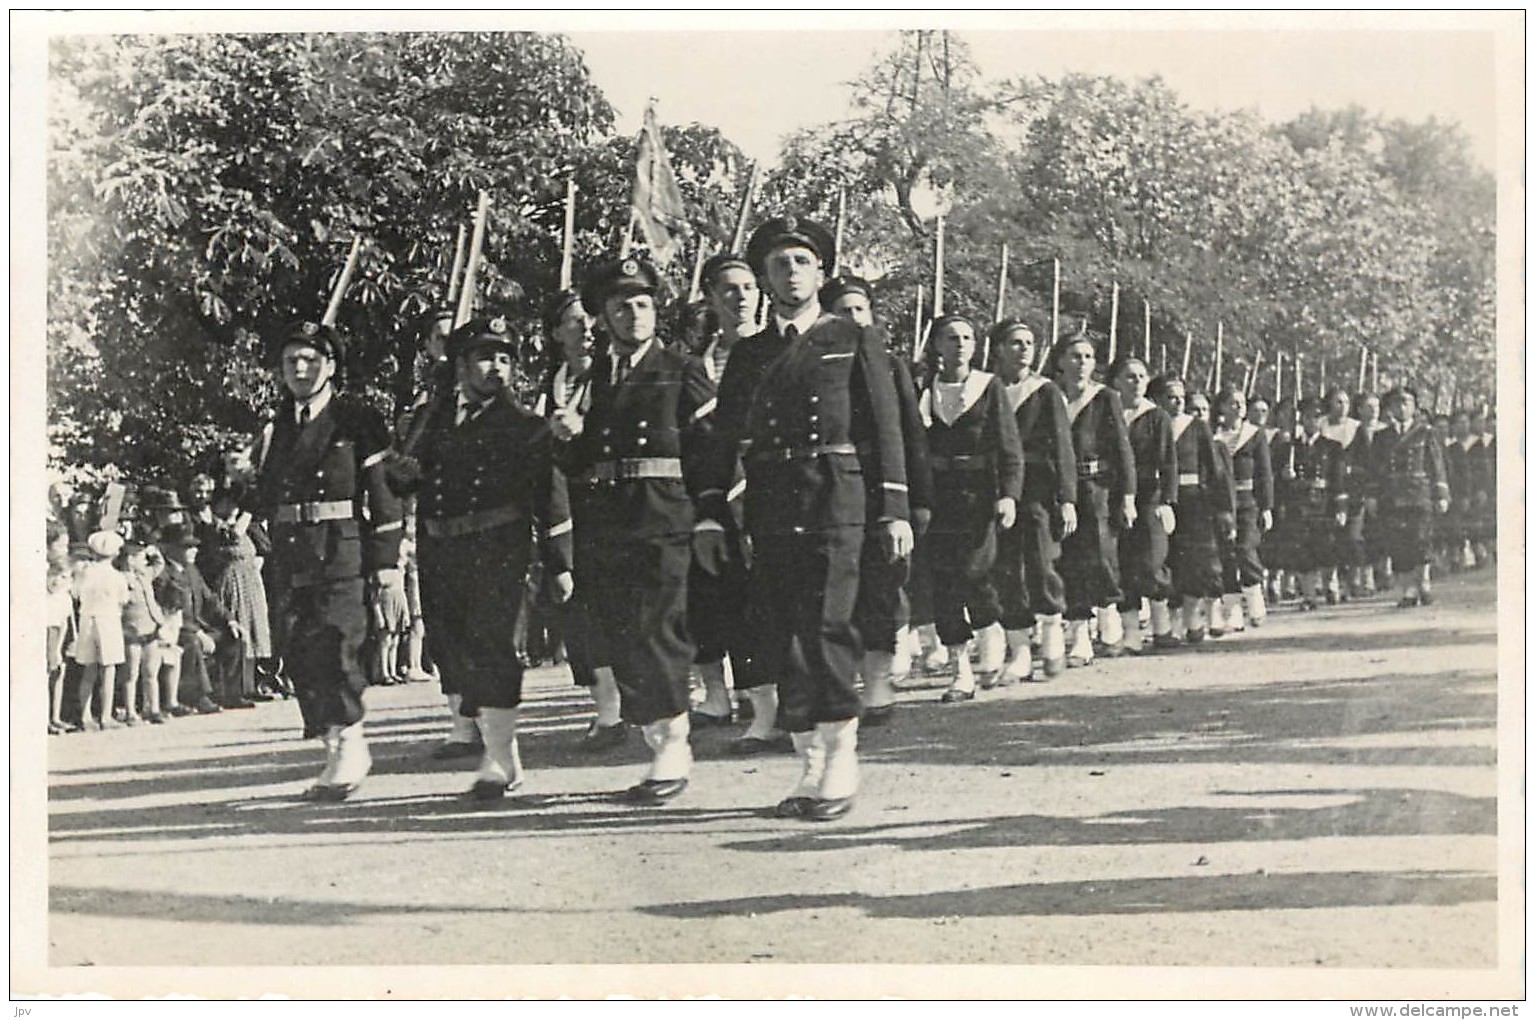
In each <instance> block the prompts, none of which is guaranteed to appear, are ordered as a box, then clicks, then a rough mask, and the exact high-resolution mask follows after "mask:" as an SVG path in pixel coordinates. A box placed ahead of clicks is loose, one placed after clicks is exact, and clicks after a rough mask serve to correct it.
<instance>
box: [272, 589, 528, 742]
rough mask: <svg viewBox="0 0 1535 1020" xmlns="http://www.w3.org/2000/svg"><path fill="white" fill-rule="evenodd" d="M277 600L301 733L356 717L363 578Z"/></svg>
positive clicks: (361, 678) (362, 679)
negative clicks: (301, 719)
mask: <svg viewBox="0 0 1535 1020" xmlns="http://www.w3.org/2000/svg"><path fill="white" fill-rule="evenodd" d="M277 602H278V605H279V606H280V612H281V613H282V620H281V623H280V625H279V626H278V627H277V628H276V630H277V632H278V634H280V635H281V636H282V645H281V648H282V657H283V662H284V664H285V666H286V670H287V673H288V676H289V677H290V678H291V679H292V680H293V691H294V696H295V698H296V699H297V700H298V707H299V712H300V713H301V714H302V716H303V719H304V736H305V737H318V736H322V735H323V734H324V733H325V731H326V730H328V729H329V728H330V727H332V726H350V725H352V724H353V723H355V722H358V721H359V720H361V719H362V717H363V705H362V692H363V691H364V690H366V689H367V686H368V673H367V670H366V669H365V668H364V665H363V661H362V647H363V641H364V640H365V639H366V638H367V636H368V610H367V607H366V606H365V605H364V603H363V579H362V578H360V577H347V578H342V579H340V580H336V581H322V582H320V583H319V584H306V585H302V586H299V587H294V588H288V589H286V590H284V591H282V593H281V595H280V597H279V598H278V600H277ZM508 628H510V624H508Z"/></svg>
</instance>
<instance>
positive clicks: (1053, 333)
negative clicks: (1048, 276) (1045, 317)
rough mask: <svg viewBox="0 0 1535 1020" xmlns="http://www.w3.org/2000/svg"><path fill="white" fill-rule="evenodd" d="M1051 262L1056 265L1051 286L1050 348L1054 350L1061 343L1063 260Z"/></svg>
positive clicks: (1056, 259) (1057, 259)
mask: <svg viewBox="0 0 1535 1020" xmlns="http://www.w3.org/2000/svg"><path fill="white" fill-rule="evenodd" d="M1051 261H1052V262H1054V263H1055V282H1054V283H1053V284H1051V286H1050V346H1051V348H1054V347H1055V345H1056V344H1058V343H1060V342H1061V260H1060V259H1059V258H1055V259H1051Z"/></svg>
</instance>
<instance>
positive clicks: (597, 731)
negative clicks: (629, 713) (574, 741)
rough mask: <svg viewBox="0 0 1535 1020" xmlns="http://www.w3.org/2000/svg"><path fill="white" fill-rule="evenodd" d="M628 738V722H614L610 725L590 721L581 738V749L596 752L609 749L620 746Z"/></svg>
mask: <svg viewBox="0 0 1535 1020" xmlns="http://www.w3.org/2000/svg"><path fill="white" fill-rule="evenodd" d="M628 739H629V724H628V723H625V722H616V723H614V724H613V725H612V726H598V725H597V724H596V723H592V725H591V726H590V727H588V729H587V731H586V735H585V736H584V737H582V738H581V744H580V747H581V750H583V751H590V752H597V751H611V750H612V749H613V748H615V747H622V746H623V745H624V741H626V740H628Z"/></svg>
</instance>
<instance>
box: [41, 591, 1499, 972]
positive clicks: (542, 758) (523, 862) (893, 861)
mask: <svg viewBox="0 0 1535 1020" xmlns="http://www.w3.org/2000/svg"><path fill="white" fill-rule="evenodd" d="M1494 582H1495V579H1494V577H1493V574H1492V572H1491V571H1490V570H1484V571H1481V572H1478V573H1474V574H1469V575H1462V576H1460V577H1453V578H1449V579H1447V580H1445V581H1444V582H1442V583H1441V584H1440V585H1439V587H1438V595H1439V599H1438V601H1437V602H1436V604H1435V605H1433V606H1432V607H1428V608H1422V609H1417V610H1413V611H1398V610H1396V609H1395V608H1393V607H1392V602H1391V601H1388V600H1387V599H1386V598H1385V597H1377V598H1374V599H1370V600H1367V601H1364V602H1353V603H1347V604H1344V605H1341V606H1337V607H1331V608H1329V607H1325V606H1324V607H1322V608H1321V609H1319V610H1318V611H1316V612H1314V613H1301V612H1299V611H1297V610H1296V609H1295V608H1294V606H1293V605H1287V606H1284V607H1281V608H1279V609H1278V610H1276V611H1275V612H1274V613H1273V615H1271V616H1270V618H1269V620H1268V621H1267V622H1266V623H1265V624H1264V626H1263V627H1262V629H1261V630H1255V631H1249V632H1248V633H1246V634H1244V635H1241V636H1228V637H1226V638H1223V639H1221V640H1219V641H1208V642H1206V643H1205V644H1204V645H1202V646H1200V647H1198V648H1197V649H1193V650H1180V651H1178V652H1176V653H1172V654H1158V655H1154V656H1153V655H1147V656H1142V657H1139V658H1134V659H1120V660H1115V661H1110V662H1103V663H1100V664H1098V665H1097V666H1095V667H1093V668H1090V669H1074V670H1071V671H1069V672H1068V673H1067V674H1066V675H1064V676H1062V677H1060V678H1058V679H1056V680H1054V681H1052V682H1049V683H1038V684H1028V685H1020V686H1015V687H1009V688H1004V689H997V690H992V691H987V692H982V694H981V695H980V697H979V698H978V699H977V700H976V701H974V702H970V703H967V704H960V705H942V704H939V703H938V696H939V694H940V693H941V691H942V689H943V687H944V681H943V680H942V679H941V678H923V679H918V678H913V679H912V680H911V681H909V682H908V683H907V684H906V685H905V687H904V689H903V690H902V693H901V705H900V710H899V711H898V712H897V714H896V716H895V718H894V720H893V722H892V723H891V724H890V725H888V726H887V727H884V728H880V729H866V730H865V731H864V732H863V734H862V735H861V751H862V761H863V786H862V790H861V792H860V795H859V798H858V801H857V804H856V806H855V808H854V810H853V812H852V813H851V814H850V815H848V816H847V817H846V818H844V819H842V820H840V821H838V822H833V823H830V824H822V825H816V824H813V823H808V822H800V821H784V820H777V819H774V818H772V817H770V816H769V815H768V814H767V812H766V811H765V809H766V808H768V807H769V806H770V805H772V804H773V803H775V801H777V800H778V799H779V798H780V797H781V796H783V795H784V794H785V792H786V791H787V789H788V787H789V786H791V785H792V782H793V778H794V773H795V764H794V761H793V759H792V757H791V756H789V755H776V756H764V757H754V758H734V757H729V756H728V755H727V753H726V745H727V743H728V742H729V740H730V738H731V737H733V736H735V735H736V734H737V733H738V732H739V731H738V730H736V729H729V730H727V729H707V730H702V731H696V732H695V733H694V737H693V741H694V746H695V749H696V754H697V759H698V763H697V766H696V768H695V772H694V776H693V783H692V785H691V786H690V787H689V789H688V790H687V792H686V793H685V794H684V795H683V796H682V797H681V798H679V799H678V800H676V801H674V802H672V803H670V804H668V805H666V806H665V807H662V808H655V809H642V808H630V807H626V806H623V805H620V804H617V803H614V802H612V800H611V795H612V793H613V792H614V791H617V790H620V789H622V788H623V787H625V786H628V785H629V784H631V783H633V782H635V781H637V780H638V779H639V778H640V777H641V774H642V772H643V769H644V765H643V762H644V760H645V759H644V755H645V752H644V748H643V746H642V742H641V741H640V739H639V737H638V734H634V735H632V736H631V738H630V740H629V742H628V744H627V746H625V747H623V748H620V749H618V750H615V751H611V752H606V753H604V754H599V755H596V756H591V755H583V754H582V753H581V752H579V751H577V750H575V749H574V747H573V745H574V743H575V741H576V740H577V738H578V737H579V736H580V734H581V733H582V731H583V728H584V726H585V724H586V722H587V720H588V718H589V716H588V702H587V700H586V698H585V695H584V692H581V691H579V690H578V689H576V688H574V687H572V686H570V684H569V679H568V673H567V672H566V671H565V670H564V669H563V668H553V667H545V668H541V669H538V670H536V671H535V672H534V673H533V674H531V676H530V678H529V684H528V688H529V696H528V701H527V704H526V732H525V734H524V740H523V756H524V759H525V761H526V763H527V766H528V769H529V772H528V779H527V782H526V784H525V785H524V786H523V788H522V789H521V790H520V791H518V792H517V794H516V795H514V796H512V797H510V798H509V799H508V800H506V801H505V802H504V803H502V804H500V805H498V806H494V807H477V806H475V805H474V804H472V803H471V802H469V801H468V800H466V799H465V798H463V797H462V796H461V794H462V793H463V791H464V790H465V789H466V788H467V786H468V785H469V780H470V777H469V773H468V771H467V769H469V768H472V764H470V765H465V764H464V763H463V762H438V761H434V760H433V759H432V758H431V751H432V749H433V748H434V747H435V746H436V745H437V744H438V743H439V741H440V740H441V739H442V737H443V735H444V732H445V728H446V717H445V709H444V707H443V705H442V701H441V698H440V695H439V694H438V692H437V690H436V688H435V687H434V685H432V684H428V683H417V684H410V685H406V686H399V687H391V688H375V689H373V690H372V691H370V692H369V695H368V698H369V710H370V715H369V722H370V726H371V734H372V740H373V750H374V756H375V759H376V765H375V768H374V772H373V775H372V776H371V777H370V778H369V779H368V780H367V781H366V783H365V784H364V786H363V787H362V789H361V790H360V791H359V792H358V793H357V794H355V795H354V797H353V799H352V800H350V801H348V802H346V803H344V804H339V805H317V804H310V803H305V802H302V801H300V800H299V799H298V795H299V794H300V792H301V791H302V790H303V789H304V788H305V786H306V785H307V784H308V782H309V781H310V780H311V779H312V778H313V776H314V774H315V773H316V772H317V771H318V769H319V767H320V764H321V759H322V753H323V752H322V751H321V749H320V748H319V745H318V742H309V743H305V742H302V741H301V740H300V739H299V718H298V708H297V706H296V705H295V704H294V703H292V702H275V703H272V704H267V705H262V706H260V707H258V708H256V709H254V710H249V711H226V712H224V713H222V714H221V715H218V716H210V717H189V718H185V719H176V720H173V721H172V722H171V723H170V724H169V725H166V726H153V727H151V726H139V727H136V728H132V729H128V730H120V731H115V732H108V733H85V734H76V735H67V736H62V737H53V738H48V739H47V744H46V755H47V758H46V760H47V771H48V775H47V802H46V811H47V823H46V825H47V832H46V847H47V881H46V896H47V903H46V939H47V947H46V961H45V962H46V965H47V967H49V968H53V969H51V970H47V971H40V972H38V974H37V976H36V977H35V980H36V981H37V982H39V983H38V984H37V985H36V986H32V987H29V986H28V985H27V982H26V980H24V979H21V978H20V977H19V976H18V977H13V989H14V991H16V992H27V991H48V990H54V991H65V990H72V991H92V990H97V991H106V992H108V993H109V994H114V995H131V994H165V993H166V992H169V991H174V990H177V989H179V988H183V987H186V986H191V985H194V984H197V982H198V981H199V978H198V974H199V973H201V971H198V970H190V969H187V968H208V967H214V966H217V967H238V968H276V967H293V968H304V969H302V970H288V971H280V970H273V969H265V970H261V971H239V972H228V973H229V974H230V977H229V978H228V979H227V983H226V984H223V985H220V986H218V988H216V989H209V988H208V987H207V986H205V985H201V984H198V985H197V987H198V988H200V989H201V990H202V992H203V994H219V993H220V992H223V993H227V994H237V993H238V994H258V993H259V992H261V991H283V992H286V993H288V994H334V995H346V996H358V995H373V994H377V995H385V994H394V995H401V994H411V993H413V992H412V989H414V993H421V994H425V992H424V989H427V988H430V989H431V990H432V992H433V994H444V995H454V994H469V993H477V994H491V995H519V994H552V989H553V988H554V985H552V984H551V983H550V982H556V981H564V982H567V985H566V986H565V987H563V991H564V994H567V995H573V996H578V997H580V996H587V995H602V994H608V993H611V992H619V991H630V992H635V993H638V994H658V992H657V988H658V986H656V985H654V984H653V983H651V982H652V976H653V975H656V974H660V975H673V976H677V975H682V977H678V978H677V980H680V981H681V982H682V984H681V985H680V986H675V987H671V988H670V989H669V992H670V993H679V994H680V993H681V992H682V991H684V990H687V991H691V992H696V993H703V992H708V991H711V990H713V991H723V990H727V989H729V988H734V989H735V990H736V991H737V992H740V993H742V994H748V993H752V992H755V993H757V994H779V995H783V994H790V993H796V992H798V993H802V994H812V995H839V996H865V995H877V994H882V993H885V994H896V995H907V996H931V995H945V996H961V997H963V996H982V995H1021V996H1033V995H1051V994H1053V995H1058V996H1062V997H1096V996H1097V995H1100V994H1105V993H1107V992H1109V988H1108V986H1105V985H1103V984H1102V983H1101V982H1103V981H1105V980H1108V978H1109V976H1110V975H1112V974H1113V973H1115V972H1112V971H1108V970H1103V969H1094V970H1084V969H1077V968H1083V967H1092V968H1109V967H1113V968H1132V967H1151V968H1241V969H1240V970H1224V971H1221V972H1218V976H1217V978H1216V979H1215V980H1218V981H1220V982H1224V983H1223V984H1222V985H1220V987H1221V988H1222V989H1224V993H1223V994H1227V995H1231V996H1233V997H1241V996H1243V995H1244V994H1261V995H1270V996H1272V995H1284V994H1289V995H1293V996H1297V997H1308V998H1309V997H1313V996H1318V997H1319V996H1342V997H1370V996H1385V995H1395V996H1397V997H1399V998H1400V997H1402V996H1403V995H1412V994H1415V995H1418V996H1422V997H1433V996H1459V997H1467V998H1471V997H1497V996H1517V995H1519V994H1520V991H1519V989H1520V988H1521V987H1522V978H1520V977H1517V976H1516V971H1515V970H1514V968H1517V967H1518V966H1520V962H1519V961H1520V957H1521V955H1522V950H1523V944H1522V937H1523V936H1522V924H1523V921H1522V916H1521V915H1520V914H1519V912H1518V910H1517V908H1514V909H1511V905H1510V902H1509V901H1510V899H1511V898H1512V899H1515V900H1519V901H1520V902H1522V900H1523V896H1524V893H1523V891H1522V889H1521V888H1520V884H1519V883H1520V877H1521V875H1522V870H1521V869H1522V861H1523V842H1522V840H1523V837H1522V832H1523V803H1522V800H1521V799H1520V798H1521V797H1522V794H1521V793H1520V778H1519V775H1518V774H1514V775H1512V776H1510V775H1509V773H1508V769H1509V768H1510V762H1509V761H1508V760H1507V759H1508V758H1510V757H1517V754H1516V755H1509V754H1507V752H1505V754H1504V755H1503V758H1504V760H1500V755H1499V742H1498V736H1499V734H1498V719H1499V708H1500V705H1499V697H1500V695H1499V690H1498V685H1497V671H1498V647H1497V638H1498V634H1497V621H1496V616H1495V611H1494V599H1495V591H1494ZM1505 651H1507V650H1506V649H1505ZM1509 681H1510V678H1509V677H1505V685H1504V687H1503V692H1502V697H1503V698H1504V699H1505V701H1508V700H1509V699H1512V701H1513V702H1516V703H1517V704H1514V705H1512V706H1511V705H1510V704H1507V703H1506V704H1504V705H1503V706H1502V708H1503V711H1504V723H1503V725H1504V726H1505V727H1512V729H1508V730H1505V739H1507V738H1508V737H1509V736H1510V735H1513V736H1515V737H1517V735H1518V733H1520V732H1522V722H1521V720H1522V712H1523V700H1522V696H1521V695H1520V694H1519V692H1518V691H1517V690H1516V689H1514V686H1511V685H1510V683H1509ZM1515 686H1516V682H1515ZM1510 707H1513V708H1515V709H1516V710H1517V711H1518V712H1519V713H1520V716H1519V717H1518V718H1516V719H1512V720H1511V719H1509V717H1508V713H1509V710H1510ZM38 729H39V730H41V729H42V723H41V717H39V723H38ZM1505 746H1507V745H1505ZM1515 746H1516V747H1517V742H1516V745H1515ZM1520 753H1522V752H1520ZM1513 765H1514V766H1515V767H1517V768H1520V769H1522V765H1523V763H1522V761H1517V762H1514V763H1513ZM1500 769H1501V773H1500ZM1500 774H1501V777H1502V778H1501V781H1500ZM34 778H35V777H32V776H28V775H26V774H18V775H13V780H12V783H13V787H14V786H18V785H20V784H22V783H25V782H28V781H30V780H33V779H34ZM1500 791H1501V797H1500ZM1500 832H1501V833H1502V834H1503V837H1504V838H1503V840H1502V842H1501V843H1500V840H1499V834H1500ZM14 845H15V844H13V846H14ZM39 849H41V843H40V842H39ZM17 852H21V851H17ZM1500 880H1501V882H1502V883H1504V884H1503V885H1502V886H1501V887H1500ZM33 892H35V893H36V896H37V899H38V900H41V890H40V889H35V890H33ZM12 894H13V899H25V898H26V897H27V895H28V890H26V889H25V888H23V887H21V886H18V885H13V890H12ZM1500 894H1501V896H1502V900H1503V907H1502V909H1501V910H1500V906H1499V900H1500ZM42 934H43V933H42V932H41V931H38V932H37V933H36V936H37V937H39V938H41V937H42ZM23 937H25V936H23ZM13 951H14V952H18V953H20V952H21V951H22V950H21V947H16V946H14V945H13ZM37 956H38V962H39V963H43V962H44V960H43V954H42V951H41V949H40V948H39V949H38V952H37ZM454 964H470V965H521V964H569V965H584V964H585V965H589V964H600V965H607V966H605V967H604V968H603V969H601V970H597V969H591V970H586V969H580V968H553V969H540V970H535V971H523V972H521V973H523V974H524V975H527V974H530V973H532V974H541V975H542V976H541V977H525V978H524V979H522V980H521V983H519V982H518V981H516V980H512V979H508V980H507V981H505V982H503V983H501V984H491V985H489V986H487V985H485V984H484V983H483V981H484V974H496V973H500V972H497V971H483V972H481V971H476V972H474V973H476V974H477V975H479V976H476V977H474V978H473V979H472V980H473V981H474V982H476V983H474V984H472V985H471V984H469V983H467V982H469V981H470V980H471V979H470V978H467V977H466V978H463V979H462V980H460V979H457V978H455V979H453V980H448V981H444V980H443V979H442V975H445V974H448V975H451V974H464V973H467V972H456V971H435V972H428V971H427V970H426V968H427V967H440V966H442V965H454ZM635 964H729V965H740V966H736V967H722V968H707V969H704V968H697V967H694V968H690V969H687V970H679V969H676V968H664V969H663V968H637V969H631V968H615V967H614V966H613V965H635ZM786 964H792V965H798V964H906V965H910V964H991V965H1028V966H1020V967H1012V968H1006V969H1004V968H996V969H988V970H986V971H984V972H974V973H977V974H985V975H987V976H986V979H985V982H983V983H976V982H975V981H974V980H973V979H972V978H967V977H962V976H961V977H956V976H954V975H964V974H966V973H970V972H965V971H955V970H951V969H944V970H928V969H927V968H918V967H909V966H908V967H899V968H897V967H866V968H858V969H856V970H853V969H847V968H836V969H823V970H818V971H810V970H802V969H801V968H795V967H781V966H780V967H774V966H768V965H786ZM313 965H324V967H325V968H338V967H346V968H352V967H356V968H366V969H364V970H356V971H345V972H341V973H344V974H346V975H348V977H347V979H346V980H345V981H343V982H342V983H340V984H339V985H338V984H331V985H323V986H322V985H320V984H318V983H316V982H317V981H318V980H319V979H318V976H317V975H319V974H321V973H322V971H321V969H320V968H318V967H315V966H313ZM1041 965H1045V966H1048V967H1050V968H1064V969H1060V970H1051V971H1042V970H1037V969H1036V968H1038V967H1040V966H1041ZM139 968H147V969H144V970H140V969H139ZM827 972H835V973H840V974H842V977H841V978H840V979H839V980H840V983H837V984H832V985H826V984H824V983H820V982H821V980H822V979H821V978H820V977H818V976H817V975H819V974H824V973H827ZM1409 972H1412V973H1415V974H1416V975H1417V976H1416V978H1412V979H1409V978H1410V975H1409ZM1425 972H1426V973H1425ZM325 973H330V974H335V973H337V972H335V971H326V972H325ZM427 973H435V975H436V976H435V977H433V978H432V980H433V981H435V982H436V983H435V984H432V985H429V986H428V985H420V984H414V985H413V981H414V976H416V975H422V974H427ZM508 973H511V972H508ZM1144 973H1145V974H1146V975H1147V976H1146V978H1145V983H1143V984H1140V985H1136V986H1134V987H1132V988H1130V989H1128V990H1126V989H1124V988H1120V989H1119V993H1120V994H1127V995H1130V996H1138V995H1141V994H1147V995H1150V994H1156V993H1157V992H1158V991H1161V992H1163V993H1170V994H1174V995H1177V996H1186V997H1201V996H1202V995H1203V994H1206V993H1207V991H1208V989H1209V988H1210V987H1214V986H1201V985H1200V984H1199V983H1198V982H1194V981H1190V980H1187V978H1188V976H1189V975H1191V974H1194V973H1195V972H1192V971H1187V970H1171V969H1169V970H1156V971H1148V972H1144ZM240 975H244V976H245V978H241V977H240ZM796 975H799V976H802V978H803V980H800V977H796ZM849 975H851V976H849ZM1042 975H1054V977H1043V976H1042ZM1180 975H1182V977H1180ZM247 979H248V980H247ZM422 980H426V979H425V978H423V979H422Z"/></svg>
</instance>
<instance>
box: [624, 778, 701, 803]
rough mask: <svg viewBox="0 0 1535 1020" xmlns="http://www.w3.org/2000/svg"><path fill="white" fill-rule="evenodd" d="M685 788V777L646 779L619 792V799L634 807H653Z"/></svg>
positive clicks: (686, 783)
mask: <svg viewBox="0 0 1535 1020" xmlns="http://www.w3.org/2000/svg"><path fill="white" fill-rule="evenodd" d="M687 788H688V781H687V780H686V779H647V780H645V781H644V782H643V783H639V784H636V785H635V786H631V787H629V789H627V790H625V791H624V792H623V793H621V794H619V799H620V800H622V801H623V802H624V803H625V804H633V805H635V806H636V807H655V806H657V805H659V804H665V803H666V802H667V801H669V800H671V799H673V798H674V797H676V796H677V795H678V794H680V793H681V792H682V791H683V790H686V789H687Z"/></svg>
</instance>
